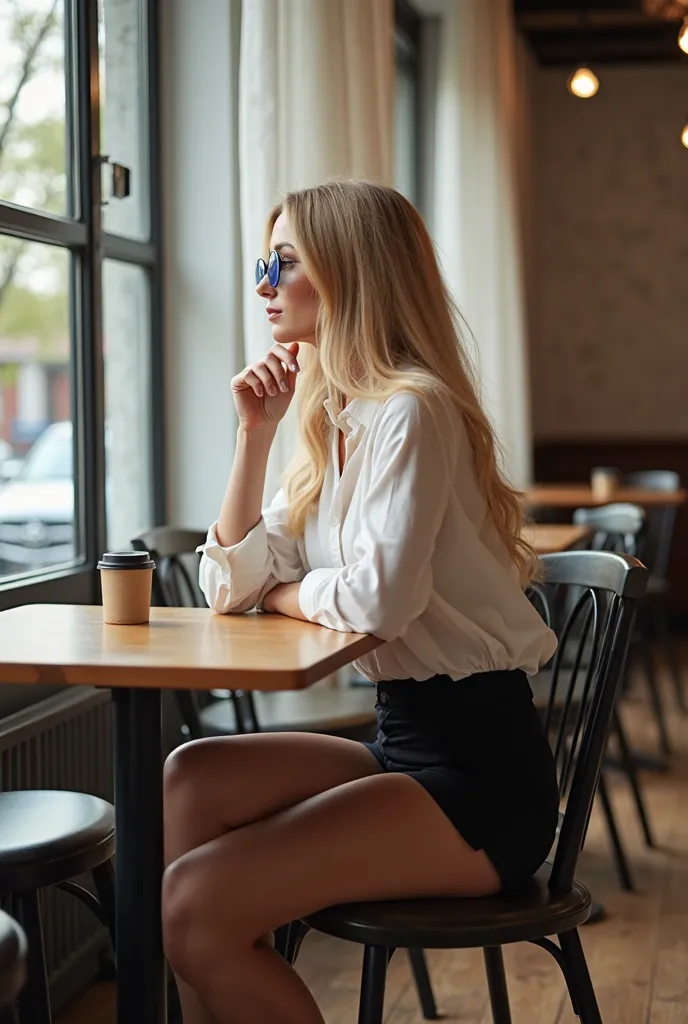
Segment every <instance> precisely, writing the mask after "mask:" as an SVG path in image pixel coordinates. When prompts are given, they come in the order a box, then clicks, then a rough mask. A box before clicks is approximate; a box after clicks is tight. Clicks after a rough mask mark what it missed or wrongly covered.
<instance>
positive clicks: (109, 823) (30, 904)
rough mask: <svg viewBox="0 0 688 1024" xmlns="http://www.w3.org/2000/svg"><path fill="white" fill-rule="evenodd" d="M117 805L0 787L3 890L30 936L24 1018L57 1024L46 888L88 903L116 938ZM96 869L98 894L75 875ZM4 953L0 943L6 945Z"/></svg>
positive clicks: (27, 1022) (25, 1023)
mask: <svg viewBox="0 0 688 1024" xmlns="http://www.w3.org/2000/svg"><path fill="white" fill-rule="evenodd" d="M114 852H115V809H114V807H113V806H112V805H111V804H109V803H107V801H105V800H101V799H100V798H99V797H95V796H89V795H88V794H86V793H70V792H65V791H63V790H20V791H16V792H8V793H0V894H2V895H3V896H5V897H8V898H9V899H8V903H9V906H10V907H11V910H12V914H13V916H14V917H16V918H17V920H18V922H19V924H20V925H21V926H22V928H23V930H24V932H25V933H26V937H27V941H28V954H27V967H28V981H27V984H26V986H25V987H24V989H23V990H22V991H21V993H20V994H19V1000H18V1010H19V1021H20V1024H51V1019H52V1018H51V1014H50V998H49V995H48V980H47V976H46V966H45V951H44V948H43V929H42V923H41V907H40V890H41V889H45V888H46V887H47V886H52V885H54V886H57V888H59V889H63V890H64V891H65V892H68V893H71V894H72V895H74V896H76V897H77V898H78V899H80V900H81V901H82V902H83V903H85V904H86V906H87V907H89V909H90V910H92V911H93V913H94V914H95V915H96V916H97V917H98V918H99V920H100V921H101V922H102V923H103V925H105V926H106V927H107V928H108V929H109V931H110V936H111V938H112V941H113V946H114V939H115V890H114V876H113V869H112V857H113V855H114ZM86 873H88V874H90V875H91V877H92V879H93V883H94V887H95V890H96V893H97V897H96V896H95V895H93V893H92V892H90V891H89V890H87V889H86V888H84V887H83V886H81V885H78V884H77V883H76V882H74V881H73V879H74V878H75V877H77V876H79V875H82V874H86ZM0 955H1V947H0Z"/></svg>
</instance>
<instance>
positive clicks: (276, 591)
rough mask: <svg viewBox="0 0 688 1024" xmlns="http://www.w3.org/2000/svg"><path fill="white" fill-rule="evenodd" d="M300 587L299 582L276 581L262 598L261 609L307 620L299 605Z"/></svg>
mask: <svg viewBox="0 0 688 1024" xmlns="http://www.w3.org/2000/svg"><path fill="white" fill-rule="evenodd" d="M300 589H301V584H300V583H278V584H277V586H276V587H273V589H272V590H270V591H269V592H268V593H267V594H266V595H265V597H264V598H263V611H266V612H272V613H274V614H276V615H286V616H288V617H289V618H290V619H302V620H303V621H304V622H307V621H308V620H307V619H306V616H305V615H304V614H303V612H302V611H301V607H300V605H299V590H300Z"/></svg>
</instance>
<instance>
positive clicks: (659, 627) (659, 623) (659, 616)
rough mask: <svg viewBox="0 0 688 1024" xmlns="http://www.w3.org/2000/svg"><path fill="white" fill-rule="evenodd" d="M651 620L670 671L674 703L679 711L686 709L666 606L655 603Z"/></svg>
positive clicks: (681, 679)
mask: <svg viewBox="0 0 688 1024" xmlns="http://www.w3.org/2000/svg"><path fill="white" fill-rule="evenodd" d="M653 620H654V626H655V632H656V634H657V639H658V640H659V643H660V645H661V647H662V651H663V652H664V657H665V658H666V662H667V665H668V666H669V671H670V672H671V678H672V681H673V684H674V692H675V694H676V703H677V704H678V706H679V708H680V710H681V711H688V707H686V694H685V690H684V688H683V673H682V672H681V664H680V661H679V659H678V657H677V656H676V649H675V647H674V641H673V639H672V637H671V632H670V630H669V623H668V622H667V614H666V608H664V607H663V606H662V605H657V606H656V607H655V609H654V611H653Z"/></svg>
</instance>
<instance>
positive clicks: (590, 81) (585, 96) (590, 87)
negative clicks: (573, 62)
mask: <svg viewBox="0 0 688 1024" xmlns="http://www.w3.org/2000/svg"><path fill="white" fill-rule="evenodd" d="M579 22H580V27H581V29H584V28H586V27H587V24H588V4H587V3H586V4H585V5H584V6H583V7H581V9H580V13H579ZM566 86H567V88H568V90H569V92H570V93H571V94H572V95H573V96H577V97H578V99H579V100H589V99H591V98H592V97H593V96H594V95H595V94H596V92H597V90H598V89H599V87H600V80H599V78H598V77H597V75H596V74H595V72H594V71H591V69H590V68H589V67H586V66H585V64H582V65H581V66H580V67H578V68H576V70H575V71H574V72H573V74H572V75H570V76H569V78H568V80H567V82H566Z"/></svg>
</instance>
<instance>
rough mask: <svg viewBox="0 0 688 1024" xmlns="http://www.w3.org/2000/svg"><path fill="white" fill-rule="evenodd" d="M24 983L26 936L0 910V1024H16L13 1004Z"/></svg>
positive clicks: (15, 923) (8, 916)
mask: <svg viewBox="0 0 688 1024" xmlns="http://www.w3.org/2000/svg"><path fill="white" fill-rule="evenodd" d="M25 981H26V936H25V934H24V932H23V930H22V928H21V927H20V925H19V924H17V922H16V921H15V920H14V919H13V918H11V917H10V915H9V914H6V913H5V912H4V910H0V1024H16V1021H17V1015H16V1013H15V1009H14V1003H15V1001H16V999H17V996H18V995H19V993H20V991H21V989H22V987H23V985H24V983H25Z"/></svg>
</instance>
